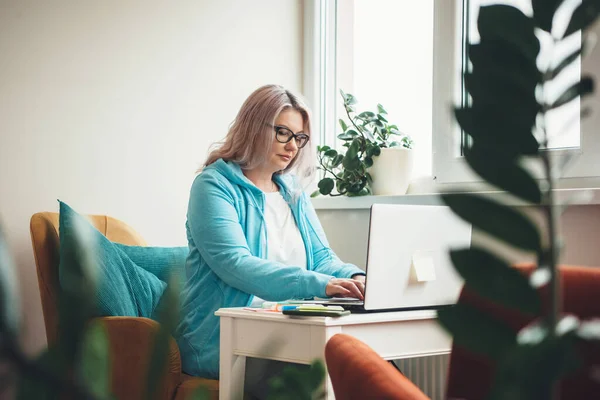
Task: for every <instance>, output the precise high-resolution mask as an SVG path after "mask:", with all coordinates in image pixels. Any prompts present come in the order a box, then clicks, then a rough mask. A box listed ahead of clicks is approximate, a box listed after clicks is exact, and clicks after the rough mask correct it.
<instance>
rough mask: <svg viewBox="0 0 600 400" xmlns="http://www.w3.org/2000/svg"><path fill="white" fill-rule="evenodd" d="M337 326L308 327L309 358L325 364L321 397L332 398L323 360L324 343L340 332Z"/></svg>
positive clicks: (333, 396) (327, 399)
mask: <svg viewBox="0 0 600 400" xmlns="http://www.w3.org/2000/svg"><path fill="white" fill-rule="evenodd" d="M341 331H342V330H341V328H340V327H339V326H335V327H327V326H311V327H310V339H311V358H312V360H315V359H320V360H321V361H322V362H323V365H324V366H325V382H323V386H322V390H323V393H324V396H323V397H322V398H323V399H326V400H333V399H335V394H334V393H333V386H332V384H331V378H330V377H329V374H328V373H327V363H326V361H325V345H326V344H327V341H328V340H329V339H330V338H331V337H332V336H333V335H335V334H336V333H341Z"/></svg>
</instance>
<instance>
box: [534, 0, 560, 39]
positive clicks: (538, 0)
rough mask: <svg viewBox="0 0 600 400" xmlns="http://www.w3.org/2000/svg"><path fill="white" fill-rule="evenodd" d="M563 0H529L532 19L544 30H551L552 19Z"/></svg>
mask: <svg viewBox="0 0 600 400" xmlns="http://www.w3.org/2000/svg"><path fill="white" fill-rule="evenodd" d="M562 2H563V0H531V5H532V7H533V19H534V21H535V23H536V25H537V26H538V27H539V28H540V29H543V30H545V31H546V32H551V31H552V19H553V18H554V13H555V12H556V9H557V8H558V6H559V5H560V4H561V3H562Z"/></svg>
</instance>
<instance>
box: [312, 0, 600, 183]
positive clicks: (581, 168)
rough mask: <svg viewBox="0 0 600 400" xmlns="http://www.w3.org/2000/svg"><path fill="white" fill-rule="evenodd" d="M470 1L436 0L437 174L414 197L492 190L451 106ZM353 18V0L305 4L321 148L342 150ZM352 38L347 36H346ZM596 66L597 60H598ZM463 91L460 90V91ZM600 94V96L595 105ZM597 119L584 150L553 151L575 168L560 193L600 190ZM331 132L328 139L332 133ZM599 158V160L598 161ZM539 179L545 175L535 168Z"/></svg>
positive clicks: (456, 100)
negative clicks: (472, 160) (471, 159)
mask: <svg viewBox="0 0 600 400" xmlns="http://www.w3.org/2000/svg"><path fill="white" fill-rule="evenodd" d="M468 1H469V0H435V2H434V34H433V40H434V43H433V49H434V50H433V51H434V56H433V59H434V65H433V77H432V79H433V99H432V107H433V109H432V118H433V121H432V151H433V155H432V163H433V165H432V171H433V176H432V177H430V179H429V178H428V179H427V180H426V181H421V182H419V183H418V184H417V185H411V186H414V188H412V189H411V192H413V193H427V192H444V191H448V190H455V189H457V188H461V189H465V190H468V191H479V190H488V189H490V187H489V185H488V184H486V183H485V182H484V181H483V180H482V179H481V178H480V177H479V176H477V175H476V174H475V173H473V172H472V171H471V169H470V168H469V166H468V165H467V164H466V162H465V160H464V158H463V156H462V154H461V153H462V150H461V149H462V140H463V135H462V132H461V130H460V127H459V126H458V124H457V123H456V121H455V119H454V115H453V110H452V108H453V107H452V106H453V105H459V104H461V101H462V97H463V94H462V87H463V85H462V66H463V59H462V58H463V54H464V53H463V46H464V44H465V42H466V41H465V40H464V39H463V35H464V33H465V32H466V30H465V28H464V27H463V26H464V24H463V18H464V14H463V7H466V8H467V9H468V4H466V3H467V2H468ZM338 7H344V8H346V7H349V8H350V10H348V9H346V10H345V11H344V12H346V13H349V14H346V15H350V16H351V15H352V14H351V13H352V11H351V9H353V7H354V0H344V2H343V3H341V4H340V3H338V0H305V2H304V74H303V75H304V94H305V97H306V98H307V101H308V103H309V105H310V106H311V108H312V109H313V121H314V123H313V124H314V127H315V128H313V129H314V130H315V131H316V132H319V133H320V134H319V144H321V145H324V144H326V145H329V146H331V147H337V146H338V145H339V143H338V142H339V141H338V140H337V138H336V132H337V130H338V129H337V115H339V112H340V110H339V106H337V104H338V103H339V101H338V98H337V95H338V94H337V87H338V83H341V82H343V83H344V84H345V85H346V86H345V87H348V88H350V89H352V88H351V87H350V86H351V84H350V83H351V82H352V71H351V70H350V71H349V72H346V73H345V75H344V76H340V77H338V75H337V73H336V72H337V71H336V70H337V62H340V61H343V60H349V59H351V58H352V53H351V50H350V51H348V49H345V50H344V49H340V48H338V47H337V46H336V43H337V40H336V39H337V36H336V35H337V24H338V21H337V18H336V17H337V10H338ZM598 33H600V32H598ZM346 34H347V33H346ZM596 63H597V61H596ZM593 64H594V61H593V58H591V57H589V58H588V59H584V60H583V62H582V69H581V70H582V75H583V74H592V75H595V76H596V77H597V78H600V76H598V75H600V71H593ZM457 85H458V86H460V87H457ZM599 92H600V91H597V92H596V96H595V97H596V102H598V100H597V99H598V96H599V94H598V93H599ZM597 119H598V117H596V118H595V119H594V118H590V117H588V118H586V119H582V121H581V146H580V147H579V148H577V149H558V150H548V151H550V153H551V156H552V157H553V158H555V162H558V161H559V159H560V158H562V157H564V156H565V155H566V154H567V155H569V156H570V157H571V164H570V167H569V169H568V170H567V171H566V173H565V174H563V175H562V177H561V178H560V179H559V182H558V188H584V187H600V140H598V139H596V140H594V137H593V136H592V134H593V128H594V125H596V124H597V121H595V120H597ZM328 133H329V134H328ZM594 155H596V157H594ZM531 169H532V171H533V173H534V175H535V176H537V177H538V178H540V177H541V171H536V168H535V167H534V166H532V167H531Z"/></svg>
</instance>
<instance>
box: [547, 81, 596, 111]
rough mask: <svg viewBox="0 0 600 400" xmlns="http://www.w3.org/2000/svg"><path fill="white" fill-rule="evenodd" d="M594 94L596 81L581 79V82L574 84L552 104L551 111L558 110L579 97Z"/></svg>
mask: <svg viewBox="0 0 600 400" xmlns="http://www.w3.org/2000/svg"><path fill="white" fill-rule="evenodd" d="M593 92H594V80H593V79H592V78H591V77H589V76H586V77H583V78H581V81H579V82H577V83H575V84H573V85H572V86H571V87H570V88H568V89H567V90H566V91H565V92H564V93H563V94H561V95H560V97H559V98H558V99H557V100H556V101H555V102H554V103H552V105H551V106H550V109H554V108H558V107H560V106H562V105H564V104H567V103H568V102H570V101H571V100H573V99H575V98H577V97H579V96H585V95H586V94H590V93H593Z"/></svg>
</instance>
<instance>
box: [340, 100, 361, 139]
mask: <svg viewBox="0 0 600 400" xmlns="http://www.w3.org/2000/svg"><path fill="white" fill-rule="evenodd" d="M344 110H346V115H347V116H348V119H349V120H350V123H352V125H354V127H355V128H356V130H357V131H358V133H360V135H361V136H362V137H363V139H365V140H367V138H366V137H365V134H364V133H363V131H362V130H361V129H360V128H359V127H358V125H356V123H355V122H354V119H352V117H351V116H350V111H348V107H346V106H344Z"/></svg>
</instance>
